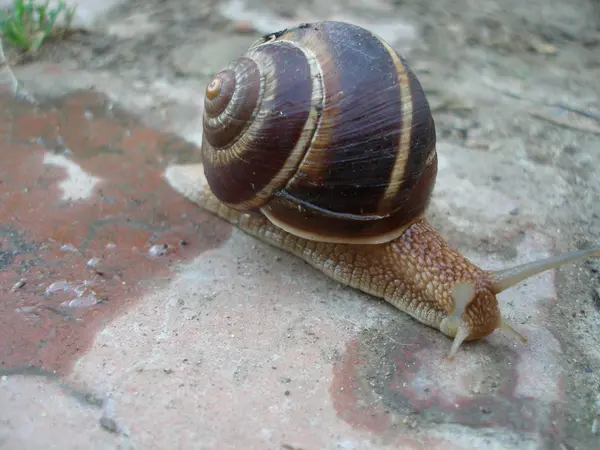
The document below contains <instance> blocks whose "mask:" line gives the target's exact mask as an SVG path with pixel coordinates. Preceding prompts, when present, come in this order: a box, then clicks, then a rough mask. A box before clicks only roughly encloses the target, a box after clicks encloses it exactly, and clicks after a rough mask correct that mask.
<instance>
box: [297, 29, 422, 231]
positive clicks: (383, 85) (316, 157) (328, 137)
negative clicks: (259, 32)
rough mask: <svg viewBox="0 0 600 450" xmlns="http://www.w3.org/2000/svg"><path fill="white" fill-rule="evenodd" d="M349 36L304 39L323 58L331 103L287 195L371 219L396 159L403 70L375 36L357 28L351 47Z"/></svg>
mask: <svg viewBox="0 0 600 450" xmlns="http://www.w3.org/2000/svg"><path fill="white" fill-rule="evenodd" d="M340 30H341V31H340ZM345 33H348V31H344V30H342V29H341V28H339V27H337V26H334V28H330V29H321V30H319V31H317V32H315V33H311V34H308V33H307V35H308V36H311V37H310V38H306V37H302V38H300V42H301V43H302V44H303V45H304V46H305V47H307V48H312V49H313V52H314V53H315V54H316V55H319V58H320V59H319V62H320V66H321V70H322V71H323V78H324V88H325V98H326V102H325V106H324V109H323V112H322V118H321V122H320V126H319V129H318V130H317V133H316V135H315V139H314V140H313V145H312V147H311V148H310V150H309V151H308V152H307V155H306V158H305V159H304V160H303V163H302V164H301V166H300V167H299V171H298V174H297V175H296V176H295V177H294V178H293V179H292V180H290V182H289V183H288V185H287V187H286V191H287V195H288V197H289V198H290V199H292V198H293V199H296V200H297V201H298V202H299V203H302V204H305V205H308V207H311V206H314V207H315V209H316V210H321V211H325V212H326V213H327V211H329V212H331V214H332V215H338V216H340V217H343V216H348V218H350V216H352V217H353V219H352V220H356V217H360V216H369V217H368V218H369V219H371V220H372V219H373V218H375V216H378V214H379V204H380V202H381V199H382V198H383V197H384V195H385V194H386V190H387V186H388V180H389V179H390V177H391V176H392V172H393V168H394V165H395V162H396V159H397V155H398V154H399V152H398V148H399V142H400V137H399V134H400V130H402V129H403V120H404V115H403V111H402V105H403V102H402V98H401V95H402V92H401V89H400V84H399V83H398V80H397V75H396V66H397V65H399V66H400V67H403V66H402V64H401V63H400V62H399V60H398V59H397V58H396V59H394V56H395V55H396V53H395V52H393V51H390V49H389V47H388V46H386V45H385V44H384V43H383V42H382V41H381V40H379V39H373V35H372V34H371V33H370V32H368V31H366V30H361V29H353V30H352V31H351V33H352V39H354V41H355V44H354V45H353V46H346V41H347V39H349V38H350V37H349V36H348V35H346V34H345ZM371 86H376V87H378V89H379V90H377V89H375V90H373V89H371ZM406 92H407V95H408V96H409V100H410V92H409V91H406ZM405 103H406V102H404V104H405ZM408 133H410V131H409V132H408ZM406 140H408V139H406ZM406 145H408V144H406ZM399 164H400V166H402V165H403V164H404V163H403V162H402V161H401V162H400V163H399ZM334 211H335V213H334ZM384 216H385V215H384ZM365 219H367V217H365ZM366 225H367V224H365V226H366Z"/></svg>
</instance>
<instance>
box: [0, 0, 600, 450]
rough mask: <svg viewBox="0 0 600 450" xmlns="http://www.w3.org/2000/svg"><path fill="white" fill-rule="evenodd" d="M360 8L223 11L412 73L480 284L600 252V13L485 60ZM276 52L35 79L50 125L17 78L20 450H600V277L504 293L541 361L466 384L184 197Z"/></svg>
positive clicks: (192, 49) (13, 197)
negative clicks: (339, 25)
mask: <svg viewBox="0 0 600 450" xmlns="http://www.w3.org/2000/svg"><path fill="white" fill-rule="evenodd" d="M138 3H139V2H138ZM208 3H211V2H208ZM354 3H356V2H354ZM354 3H353V2H349V3H348V2H345V3H344V2H337V1H336V2H333V3H332V5H333V6H332V7H331V8H330V9H326V8H325V7H323V6H320V7H315V8H312V9H311V8H309V7H304V8H303V7H299V9H298V10H297V11H296V12H295V14H290V13H289V11H288V10H285V8H284V9H275V8H272V9H267V7H266V6H264V7H262V6H257V5H258V3H256V4H253V3H245V2H242V1H231V2H223V3H222V4H221V6H220V9H219V10H218V11H219V14H220V15H221V17H222V18H223V20H228V21H233V22H234V23H235V24H236V26H237V27H240V28H243V27H247V26H248V27H250V28H251V29H253V30H254V32H255V33H259V34H260V33H262V32H268V31H273V30H275V29H278V28H280V27H281V26H286V25H287V24H291V23H294V22H304V21H307V20H315V17H319V18H323V17H324V18H337V19H344V20H349V21H353V22H356V23H359V24H362V25H365V26H368V27H369V28H371V29H373V30H374V31H378V32H380V33H381V34H382V35H383V36H384V37H385V38H386V39H388V40H389V41H390V42H392V43H393V44H394V46H395V47H396V48H397V49H399V50H401V51H402V52H406V53H407V54H409V55H411V56H412V58H411V61H413V60H414V64H413V65H414V66H415V68H416V70H417V73H418V74H419V76H420V78H421V77H422V79H423V84H424V86H425V87H426V90H427V92H428V95H429V96H430V98H431V102H432V105H434V117H435V119H436V123H437V125H438V130H439V132H438V142H439V145H438V152H439V158H440V168H439V176H438V181H437V185H436V189H435V191H434V199H433V202H432V205H431V208H430V210H429V213H428V214H429V217H430V219H431V221H432V222H433V223H434V224H435V226H436V227H437V228H438V229H439V230H440V232H441V233H442V234H443V235H444V236H445V237H446V238H447V239H448V240H449V241H450V242H451V243H452V244H453V245H454V246H456V247H457V248H459V249H460V250H461V251H462V252H463V253H464V254H465V255H466V256H467V257H469V258H470V259H471V260H472V261H473V262H475V263H477V264H479V265H481V266H482V267H485V268H490V269H495V268H501V267H509V266H513V265H515V264H518V263H521V262H525V261H530V260H533V259H538V258H542V257H546V256H549V255H552V254H556V253H559V252H563V251H566V250H571V249H573V248H577V247H580V248H584V247H587V246H590V245H593V244H598V243H599V242H600V204H599V202H598V198H600V197H599V196H600V169H598V168H599V167H600V120H598V119H597V117H598V116H599V115H600V110H598V104H600V102H599V98H598V92H600V89H599V88H600V86H599V85H598V82H597V80H598V79H600V78H598V75H600V73H599V72H600V57H598V56H597V55H598V54H599V53H598V52H599V51H600V47H599V45H600V44H599V43H600V38H599V39H598V40H597V41H594V39H595V37H597V36H596V35H595V34H593V33H592V34H589V33H588V32H589V27H586V26H583V25H582V26H581V27H580V28H577V26H576V25H574V24H575V23H577V22H576V21H575V18H577V19H578V20H584V18H585V17H592V12H594V13H597V9H594V8H597V6H598V5H597V2H595V3H594V2H589V3H588V2H584V1H581V2H579V3H577V5H575V6H577V7H579V9H577V8H575V12H573V11H571V10H570V9H569V10H568V11H567V10H566V9H564V8H563V9H561V7H560V6H559V5H558V4H553V6H555V9H554V10H553V11H552V12H548V11H546V10H542V9H540V10H539V11H542V12H541V13H540V14H541V16H542V18H543V20H545V21H546V22H547V23H548V24H549V25H548V26H549V27H554V28H553V29H556V30H559V29H560V30H562V31H563V32H564V33H567V31H565V30H568V31H569V32H570V33H572V34H573V35H574V36H575V35H577V33H579V32H581V33H584V32H585V33H588V34H586V38H585V39H583V38H582V39H581V40H577V39H571V40H568V39H567V40H566V41H565V42H563V41H560V40H558V41H557V42H555V43H553V44H550V43H548V42H546V41H543V42H541V43H540V41H535V44H531V42H533V41H531V40H529V41H528V42H529V44H528V45H529V47H527V45H525V47H527V49H522V48H521V47H519V49H518V51H517V50H514V51H512V52H508V53H503V52H502V50H498V48H497V47H493V46H489V47H485V48H483V49H482V48H481V47H477V46H473V47H469V46H468V45H466V44H465V43H469V42H471V40H472V38H473V36H470V37H469V36H467V37H465V39H464V40H462V41H461V40H460V39H459V38H456V41H452V43H445V42H443V40H442V39H441V38H439V36H438V35H437V34H436V33H442V31H441V29H440V30H437V31H436V30H433V31H432V29H430V28H428V27H427V26H422V25H423V24H422V23H420V22H419V20H421V19H419V14H418V12H419V9H418V8H419V7H421V6H419V5H417V3H418V2H416V3H415V2H408V3H409V4H410V5H412V6H413V7H414V9H413V10H410V11H412V12H413V13H414V14H412V15H411V14H409V13H407V14H405V15H404V16H402V19H400V16H398V17H395V16H394V15H393V14H392V13H390V11H392V10H393V8H394V7H393V6H391V3H388V2H386V1H383V0H382V1H379V2H376V1H372V2H371V3H369V7H370V9H369V11H370V14H360V13H359V12H360V5H358V6H357V5H356V4H354ZM468 3H469V2H468ZM471 3H472V2H471ZM534 3H535V2H534ZM1 4H2V2H1V1H0V5H1ZM78 4H79V9H78V16H77V21H78V22H77V23H78V24H79V25H81V26H82V27H91V28H90V29H93V27H96V28H95V29H110V30H111V33H114V34H116V35H119V36H121V37H122V36H123V35H124V34H125V33H130V34H132V29H131V27H134V26H137V27H139V28H138V30H141V29H143V30H156V29H157V28H156V27H157V26H158V25H157V24H156V23H152V22H151V21H148V20H146V19H147V17H146V18H145V16H144V14H147V12H148V11H147V10H145V9H136V10H135V12H132V13H130V14H129V15H127V14H125V13H122V15H120V16H119V17H120V19H119V20H116V19H114V18H113V19H111V20H110V21H107V20H106V19H105V18H103V16H98V15H97V14H110V13H111V11H113V10H111V9H109V7H110V8H113V7H123V5H118V2H105V3H103V5H104V6H103V7H102V8H100V7H99V6H98V5H99V4H100V2H93V1H91V0H89V1H80V2H78ZM212 4H213V3H211V5H212ZM299 4H300V5H306V2H300V3H299ZM481 5H485V8H491V9H490V10H491V11H495V12H496V13H498V14H500V11H499V10H500V9H501V8H499V7H498V5H497V4H495V3H494V2H481V3H480V4H479V6H478V7H481V8H483V9H485V8H484V7H483V6H481ZM494 5H495V6H494ZM198 7H199V8H200V6H198ZM336 7H337V8H336ZM569 7H570V8H572V7H573V5H570V6H569ZM105 8H106V9H105ZM261 8H262V9H261ZM357 8H358V9H357ZM586 8H588V9H586ZM509 9H510V8H509ZM518 9H519V7H515V8H514V11H512V10H511V12H510V13H511V14H513V13H514V14H517V12H518ZM286 11H287V12H286ZM357 11H359V12H357ZM515 11H517V12H515ZM422 14H423V19H422V20H423V21H424V22H426V20H427V19H426V17H427V15H426V12H423V13H422ZM506 14H508V13H506ZM290 16H292V17H293V18H290ZM111 17H113V16H111ZM455 17H458V18H455V19H453V20H454V21H453V22H451V25H452V26H448V27H447V28H446V29H444V30H446V31H447V30H449V31H447V32H452V33H454V32H456V33H457V35H461V36H462V34H461V33H463V34H464V33H466V32H465V30H468V27H467V26H466V25H465V24H467V23H471V22H470V21H476V20H475V19H476V18H474V16H470V15H469V14H467V13H465V14H464V15H463V16H460V15H459V16H455ZM459 18H460V20H459ZM532 20H534V19H532ZM540 20H541V19H540ZM128 24H129V26H128ZM426 25H428V23H426ZM457 27H458V28H457ZM460 27H464V28H460ZM515 27H516V28H515V29H518V27H517V26H516V25H515ZM561 27H562V28H561ZM457 30H459V31H457ZM461 30H462V31H461ZM582 30H583V31H582ZM446 31H444V32H446ZM513 31H514V30H513ZM204 32H206V33H208V31H204ZM211 33H212V32H211ZM252 33H253V32H250V33H246V32H242V33H238V34H235V35H232V36H229V35H226V34H218V33H216V32H215V33H214V36H213V38H214V39H213V40H211V41H210V43H211V44H210V45H207V46H205V47H199V46H198V45H197V43H195V42H193V41H192V42H189V43H188V45H187V47H186V46H182V47H180V48H177V49H176V52H175V53H177V54H176V55H175V56H174V63H173V64H174V65H175V66H177V67H178V70H179V71H181V73H183V75H182V76H178V77H175V78H168V77H167V78H158V77H157V78H154V79H148V78H142V77H141V75H140V74H137V75H136V72H135V70H133V69H132V70H130V71H128V72H126V73H125V72H123V73H120V72H118V71H117V70H116V69H115V70H112V69H111V70H109V69H106V70H104V69H102V70H101V69H98V70H94V69H92V68H90V67H83V68H82V67H80V66H77V65H74V64H71V63H70V62H65V63H61V62H57V61H55V60H38V61H32V62H29V63H26V64H22V65H19V66H17V67H15V68H14V72H15V74H16V76H17V78H18V79H19V80H20V81H21V82H22V83H23V86H24V89H25V90H26V91H27V92H28V93H30V94H31V96H32V97H33V99H34V100H35V101H34V102H33V103H31V102H28V101H26V100H24V99H22V98H15V97H14V96H13V95H12V93H11V91H10V89H9V88H8V78H7V77H6V74H5V73H4V74H3V75H0V86H3V87H4V88H2V89H0V155H1V160H0V449H2V450H5V449H6V450H18V449H28V450H37V449H54V448H56V449H61V450H63V449H68V450H71V449H73V450H74V449H144V450H146V449H147V450H153V449H167V448H175V449H282V450H300V449H302V450H316V449H352V450H358V449H377V450H386V449H400V448H402V449H411V450H412V449H444V450H445V449H475V448H477V449H478V448H482V449H483V448H486V449H487V448H489V449H519V450H521V449H536V450H537V449H585V450H587V449H590V450H591V449H597V448H600V430H598V428H599V427H600V424H599V423H598V421H599V420H600V418H599V415H600V378H599V374H600V350H599V349H600V340H599V338H598V336H600V333H599V331H600V261H598V260H590V261H586V262H579V263H577V264H573V265H569V266H565V267H564V268H561V269H560V270H556V271H549V272H547V273H545V274H542V275H540V276H537V277H535V278H532V279H531V280H529V281H527V282H526V283H523V284H521V285H519V286H517V287H515V288H513V289H511V290H509V291H507V292H506V293H503V294H501V296H500V299H501V302H502V303H501V308H502V311H503V313H504V315H505V316H506V317H508V318H509V319H510V320H511V323H513V324H514V326H515V327H516V328H518V330H519V331H521V332H522V333H524V334H525V335H526V336H527V337H528V338H529V343H528V344H522V343H520V342H518V341H515V340H514V338H512V337H511V336H510V335H506V334H503V333H500V332H497V333H494V334H493V335H492V336H490V337H489V338H488V339H485V340H483V341H481V342H477V343H473V344H469V345H465V346H464V347H463V349H462V350H461V352H460V353H459V355H458V357H457V360H456V362H455V363H453V364H449V363H447V362H446V361H445V360H444V359H443V357H444V355H445V353H446V352H447V351H448V348H449V341H448V339H447V338H445V337H444V336H443V335H442V334H441V333H439V332H437V331H435V330H432V329H429V328H426V327H425V326H423V325H421V324H419V323H417V322H415V321H414V320H412V319H410V318H408V317H407V316H406V315H405V314H403V313H401V312H399V311H397V310H395V309H394V308H393V307H391V306H390V305H387V304H385V303H384V302H381V301H378V300H375V299H373V298H371V297H369V296H366V295H364V294H361V293H358V292H356V291H354V290H352V289H349V288H345V287H343V286H341V285H339V284H337V283H335V282H333V281H331V280H329V279H328V278H327V277H326V276H325V275H323V274H321V273H319V272H317V271H315V270H313V269H311V268H310V267H309V266H308V265H306V264H304V263H302V262H301V261H299V260H298V259H296V258H295V257H293V256H291V255H288V254H285V253H283V252H281V251H279V250H276V249H273V248H272V247H269V246H267V245H266V244H263V243H261V242H259V241H257V240H255V239H254V238H252V237H250V236H248V235H246V234H244V233H242V232H241V231H239V230H237V229H235V228H232V227H231V226H229V225H227V224H225V223H224V222H222V221H221V220H219V219H217V218H215V217H213V216H212V215H210V214H208V213H206V212H204V211H202V210H200V209H199V208H197V207H196V206H195V205H194V204H192V203H191V202H189V201H187V200H186V199H185V198H183V197H182V196H181V195H180V194H179V193H178V192H177V191H176V190H175V189H174V188H173V187H172V186H171V185H170V184H169V181H168V179H167V178H166V177H165V173H166V171H167V169H168V168H169V167H172V166H174V165H185V164H190V163H194V162H195V161H197V160H198V150H197V146H196V144H197V143H198V142H199V141H200V138H201V125H200V124H201V122H200V120H201V114H202V100H203V99H202V95H203V92H204V86H205V83H206V79H207V77H209V76H210V73H211V72H212V71H213V70H215V69H219V68H220V65H221V64H223V62H224V61H227V60H228V59H232V58H234V57H235V56H236V54H237V53H239V52H241V51H243V48H245V46H247V45H249V44H250V43H251V42H252V41H253V40H254V36H253V35H252ZM467 34H468V33H467ZM509 35H510V33H509ZM211 36H212V35H211ZM426 36H427V37H426ZM453 36H454V35H453ZM515 36H516V37H515ZM519 36H522V34H519V33H517V32H515V34H514V35H512V38H511V39H512V41H511V40H510V39H509V41H510V42H512V43H514V42H516V41H518V37H519ZM561 36H562V35H561ZM463 37H464V36H463ZM426 39H427V40H426ZM565 39H566V38H565ZM425 40H426V45H422V44H421V42H422V41H425ZM519 42H520V43H521V44H522V42H521V41H519ZM594 42H595V43H594ZM444 45H448V46H452V45H454V46H455V47H452V48H454V50H453V51H456V52H459V51H461V52H464V53H461V58H464V61H465V63H464V64H460V65H458V64H456V65H453V64H452V62H451V60H452V59H453V58H454V56H452V55H451V54H448V55H447V56H443V55H445V54H446V53H447V52H446V51H442V50H441V48H442V47H444ZM490 45H491V44H490ZM515 45H516V44H515ZM532 45H533V47H532ZM424 47H425V48H424ZM490 48H493V50H490ZM532 48H533V50H532ZM435 49H437V50H435ZM504 50H506V48H504ZM436 51H437V52H438V53H436ZM496 51H497V52H498V53H494V52H496ZM236 52H237V53H236ZM556 52H557V53H556ZM555 53H556V54H555ZM457 54H458V53H457ZM440 55H442V56H440ZM492 55H493V56H492ZM549 55H550V56H549ZM594 55H595V56H594ZM492 57H493V58H496V59H494V62H493V63H490V64H488V62H489V61H490V60H491V58H492ZM445 58H447V59H445ZM482 61H486V64H485V65H484V66H481V67H484V68H479V69H477V70H475V69H473V67H476V65H477V64H482ZM469 64H473V65H471V66H470V65H469ZM540 64H542V65H540ZM569 64H571V66H574V67H577V68H579V70H575V71H569V70H568V67H570V66H569ZM538 65H540V66H539V67H542V69H537V67H538ZM200 67H203V68H200ZM582 67H584V68H585V70H582V69H581V68H582ZM517 74H518V75H517ZM566 77H569V78H568V79H567V78H566ZM442 79H443V80H444V81H443V82H441V81H440V80H442ZM2 83H3V84H2ZM594 83H595V85H594ZM551 102H555V103H560V104H561V105H562V106H560V107H558V106H556V105H554V106H550V105H549V104H548V103H551ZM565 105H572V106H573V107H574V108H575V107H576V109H577V110H585V111H586V112H587V116H585V115H582V114H581V113H576V112H573V111H571V110H568V109H567V108H566V106H565ZM498 108H501V109H500V112H496V110H497V109H498ZM594 108H595V109H594Z"/></svg>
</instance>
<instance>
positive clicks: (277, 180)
mask: <svg viewBox="0 0 600 450" xmlns="http://www.w3.org/2000/svg"><path fill="white" fill-rule="evenodd" d="M285 37H286V36H285V35H284V36H282V38H281V39H279V40H277V43H284V44H286V45H290V46H294V47H295V48H297V49H299V50H300V51H302V53H303V54H304V57H305V58H306V61H307V62H308V65H309V67H310V79H311V81H312V96H311V101H310V109H309V112H308V118H307V120H306V123H305V125H304V129H303V130H302V133H301V134H300V137H299V139H298V141H297V143H296V145H295V147H294V149H293V150H292V152H291V154H290V158H289V159H288V161H287V162H286V164H285V165H284V167H283V168H282V169H281V170H280V171H279V172H278V173H277V175H276V176H275V177H274V178H273V181H272V182H271V183H269V184H268V185H267V186H266V187H265V188H264V189H263V191H262V192H260V193H259V194H258V196H259V197H260V198H262V199H267V198H268V197H269V196H270V195H271V193H273V192H274V191H275V190H276V189H279V188H282V187H283V186H284V185H286V184H287V183H288V182H289V180H290V179H291V178H292V177H293V175H294V173H296V171H297V170H298V166H299V165H300V164H301V163H302V161H303V160H304V159H305V157H306V150H307V149H308V148H310V147H311V145H312V143H313V141H314V138H315V132H316V130H317V129H318V127H319V124H320V120H321V105H322V104H323V99H324V89H323V73H322V71H321V66H320V65H319V61H318V59H317V56H316V55H315V53H314V52H313V51H311V49H310V48H308V47H303V46H301V45H300V46H299V45H298V44H297V43H295V42H293V41H290V40H286V39H285ZM261 203H263V202H261Z"/></svg>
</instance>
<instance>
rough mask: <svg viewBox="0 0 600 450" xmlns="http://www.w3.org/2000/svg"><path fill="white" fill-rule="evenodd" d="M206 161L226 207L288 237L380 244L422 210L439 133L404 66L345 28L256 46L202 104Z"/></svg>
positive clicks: (292, 33)
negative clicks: (272, 226)
mask: <svg viewBox="0 0 600 450" xmlns="http://www.w3.org/2000/svg"><path fill="white" fill-rule="evenodd" d="M204 106H205V111H204V118H203V119H204V125H203V127H204V134H203V143H202V160H203V165H204V172H205V176H206V179H207V181H208V184H209V185H210V188H211V190H212V192H213V193H214V194H215V196H216V197H217V198H218V199H219V200H220V201H221V202H223V203H224V204H225V205H227V206H229V207H231V208H233V209H235V210H238V211H244V212H249V213H257V212H262V213H263V214H264V215H265V216H266V217H267V218H268V219H269V220H270V221H271V222H272V223H273V224H275V225H276V226H278V227H280V228H282V229H283V230H285V231H287V232H289V233H292V234H294V235H296V236H299V237H302V238H306V239H311V240H317V241H325V242H332V243H354V244H356V243H358V244H361V243H364V244H374V243H382V242H386V241H389V240H391V239H394V238H396V237H398V236H400V235H401V234H402V233H403V232H404V230H405V229H406V228H407V227H409V226H410V225H411V224H412V223H413V222H414V221H415V220H417V219H418V218H420V217H421V216H422V215H423V213H424V211H425V209H426V208H427V206H428V203H429V200H430V197H431V194H432V191H433V187H434V184H435V178H436V174H437V155H436V149H435V144H436V134H435V124H434V120H433V118H432V115H431V111H430V108H429V104H428V102H427V99H426V97H425V94H424V92H423V89H422V87H421V84H420V83H419V81H418V80H417V78H416V77H415V75H414V74H413V72H412V71H411V69H410V68H409V66H408V64H407V62H406V61H405V60H404V59H403V58H402V57H401V56H400V55H398V54H397V53H396V52H395V51H394V50H393V49H392V48H391V47H390V46H389V45H388V44H387V43H386V42H384V41H383V40H382V39H381V38H379V37H378V36H377V35H375V34H373V33H372V32H370V31H367V30H365V29H363V28H361V27H358V26H355V25H351V24H348V23H343V22H332V21H327V22H319V23H312V24H304V25H300V26H298V27H295V28H291V29H287V30H283V31H281V32H278V33H274V34H271V35H268V36H265V37H263V38H262V39H260V40H258V41H257V42H255V43H254V44H253V45H252V46H251V47H250V48H249V49H248V51H247V52H246V53H245V54H243V55H242V56H240V57H239V58H238V59H236V60H235V61H233V62H231V63H230V65H229V66H228V67H227V68H226V69H224V70H222V71H221V72H219V73H218V74H217V75H216V76H215V77H214V79H213V80H212V82H210V84H209V85H208V87H207V89H206V93H205V104H204Z"/></svg>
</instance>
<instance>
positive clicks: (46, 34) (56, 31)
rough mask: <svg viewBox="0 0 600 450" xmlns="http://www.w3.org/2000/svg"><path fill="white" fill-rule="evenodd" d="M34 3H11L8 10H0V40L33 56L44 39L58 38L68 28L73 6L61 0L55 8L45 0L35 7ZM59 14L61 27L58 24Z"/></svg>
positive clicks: (20, 0)
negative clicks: (61, 19) (62, 17)
mask: <svg viewBox="0 0 600 450" xmlns="http://www.w3.org/2000/svg"><path fill="white" fill-rule="evenodd" d="M36 3H37V2H35V1H34V0H14V2H13V6H12V8H10V9H9V10H8V11H0V37H2V38H3V39H4V40H6V41H7V42H8V43H9V44H11V45H12V46H14V47H17V48H19V49H21V50H23V51H25V52H28V53H30V52H31V53H34V52H36V51H37V50H38V49H39V48H40V46H41V45H42V44H43V43H44V41H45V40H47V39H48V38H55V39H60V38H62V37H63V36H64V34H65V33H66V32H67V31H68V29H69V28H70V27H71V22H72V20H73V16H74V14H75V9H76V7H73V8H68V7H67V6H66V4H65V3H64V2H63V0H60V1H59V2H58V5H57V6H55V7H50V6H49V0H46V3H44V4H42V5H39V4H36ZM61 13H62V14H63V16H64V22H63V24H60V25H59V23H58V19H59V18H60V15H61Z"/></svg>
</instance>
